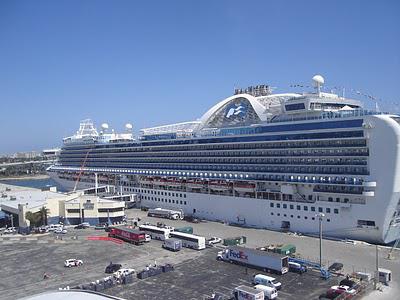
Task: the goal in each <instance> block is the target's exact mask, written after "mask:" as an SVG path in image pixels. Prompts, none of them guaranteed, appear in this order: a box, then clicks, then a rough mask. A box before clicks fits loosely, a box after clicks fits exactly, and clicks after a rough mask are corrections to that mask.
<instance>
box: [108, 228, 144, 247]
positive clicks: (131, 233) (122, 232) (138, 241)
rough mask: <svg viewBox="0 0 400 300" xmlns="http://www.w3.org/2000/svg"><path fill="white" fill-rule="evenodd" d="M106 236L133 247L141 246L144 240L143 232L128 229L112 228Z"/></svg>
mask: <svg viewBox="0 0 400 300" xmlns="http://www.w3.org/2000/svg"><path fill="white" fill-rule="evenodd" d="M108 236H109V237H113V238H118V239H121V240H124V241H127V242H129V243H133V244H135V245H142V244H143V243H144V242H145V240H146V238H145V233H144V232H143V231H139V230H135V229H131V228H128V227H112V228H111V230H110V232H109V233H108Z"/></svg>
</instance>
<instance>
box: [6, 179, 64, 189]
mask: <svg viewBox="0 0 400 300" xmlns="http://www.w3.org/2000/svg"><path fill="white" fill-rule="evenodd" d="M0 183H4V184H11V185H17V186H26V187H31V188H37V189H43V188H46V187H50V186H56V187H57V191H60V192H64V191H65V189H63V188H62V187H61V186H60V185H58V184H57V182H55V181H54V180H53V179H51V178H45V179H18V180H2V181H0Z"/></svg>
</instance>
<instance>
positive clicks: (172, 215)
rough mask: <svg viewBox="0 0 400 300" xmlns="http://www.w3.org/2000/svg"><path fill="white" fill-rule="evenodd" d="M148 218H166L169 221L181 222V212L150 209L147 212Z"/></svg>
mask: <svg viewBox="0 0 400 300" xmlns="http://www.w3.org/2000/svg"><path fill="white" fill-rule="evenodd" d="M147 215H148V216H149V217H158V218H166V219H171V220H183V212H182V211H177V210H171V209H164V208H160V207H158V208H152V209H149V210H148V212H147Z"/></svg>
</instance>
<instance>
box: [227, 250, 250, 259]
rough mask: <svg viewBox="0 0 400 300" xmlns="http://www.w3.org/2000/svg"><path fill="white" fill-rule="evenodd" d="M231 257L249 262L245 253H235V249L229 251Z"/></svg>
mask: <svg viewBox="0 0 400 300" xmlns="http://www.w3.org/2000/svg"><path fill="white" fill-rule="evenodd" d="M229 256H231V257H235V258H238V259H242V260H248V255H246V253H245V252H244V251H235V250H233V249H229Z"/></svg>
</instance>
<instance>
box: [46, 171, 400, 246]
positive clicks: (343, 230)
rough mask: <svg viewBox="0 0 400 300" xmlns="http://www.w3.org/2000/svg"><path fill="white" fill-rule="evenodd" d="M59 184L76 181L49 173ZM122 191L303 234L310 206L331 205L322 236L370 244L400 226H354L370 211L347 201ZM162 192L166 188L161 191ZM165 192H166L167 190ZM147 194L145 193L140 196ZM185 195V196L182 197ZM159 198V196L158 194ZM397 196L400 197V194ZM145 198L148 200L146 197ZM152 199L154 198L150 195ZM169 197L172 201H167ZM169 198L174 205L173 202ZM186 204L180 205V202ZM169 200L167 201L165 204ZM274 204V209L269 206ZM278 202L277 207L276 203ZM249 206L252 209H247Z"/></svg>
mask: <svg viewBox="0 0 400 300" xmlns="http://www.w3.org/2000/svg"><path fill="white" fill-rule="evenodd" d="M49 174H50V176H51V178H53V179H54V180H55V181H56V182H57V183H58V184H60V185H61V186H63V187H64V188H65V189H67V190H73V189H74V187H75V182H74V181H72V180H66V179H60V178H59V177H58V176H57V175H56V173H55V172H50V173H49ZM90 187H94V184H93V183H86V182H80V183H78V185H77V189H85V188H90ZM117 189H118V190H120V189H122V191H123V192H126V193H130V192H135V190H136V191H137V192H135V193H138V194H141V195H142V197H141V205H142V206H145V207H149V208H156V207H161V208H167V209H179V210H183V211H184V213H185V214H187V215H195V216H196V217H199V218H202V219H206V220H210V221H219V222H226V223H230V224H238V225H241V226H244V227H254V228H265V229H271V230H278V231H292V232H299V233H302V234H306V235H317V234H318V218H317V217H315V215H316V213H317V212H313V211H311V210H310V207H311V206H314V207H316V210H317V211H318V208H319V207H322V209H323V211H326V208H330V209H331V211H332V212H333V211H334V209H338V210H339V211H340V213H338V214H334V213H331V214H326V216H325V218H324V219H323V232H324V235H325V236H329V237H333V238H340V239H354V240H364V241H368V242H373V243H390V242H392V241H394V240H395V239H396V238H397V237H398V236H399V235H400V227H398V226H397V227H391V229H390V230H386V231H384V230H382V227H379V226H374V227H367V226H365V227H355V226H354V224H356V223H357V220H358V219H360V218H361V219H363V218H368V217H367V216H368V215H370V214H371V211H370V209H369V208H368V207H365V206H363V205H350V204H348V203H334V202H333V203H331V202H326V203H321V202H319V203H295V202H288V201H280V202H277V201H271V200H266V199H254V198H249V197H237V196H236V197H232V196H224V195H214V194H213V195H210V194H201V193H191V192H180V191H178V192H177V191H169V192H170V193H171V194H173V195H176V196H178V195H181V194H182V197H176V196H175V197H173V196H167V195H165V196H162V198H163V199H164V201H165V202H160V201H155V200H148V199H151V198H150V197H149V196H147V195H150V194H152V192H153V193H154V194H156V192H159V191H160V190H159V189H149V188H139V187H135V188H132V187H125V186H123V187H122V188H121V187H117ZM163 191H165V190H163ZM166 194H167V193H166ZM143 195H146V196H143ZM184 195H186V197H184ZM158 197H159V198H161V197H160V196H158ZM396 197H400V194H399V195H397V196H396ZM146 198H147V199H146ZM152 198H153V199H155V198H156V197H154V196H153V197H152ZM169 200H171V203H169ZM172 200H173V201H176V204H172ZM181 201H182V203H184V201H185V202H186V204H180V202H181ZM167 202H168V203H167ZM271 203H273V204H274V208H272V207H271ZM277 203H279V204H280V208H277V207H276V204H277ZM283 204H287V209H283ZM290 204H292V205H294V209H290ZM297 205H300V206H301V207H302V208H303V207H304V206H308V207H309V209H308V211H304V210H301V211H298V210H297V207H296V206H297ZM249 207H251V209H249Z"/></svg>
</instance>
